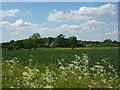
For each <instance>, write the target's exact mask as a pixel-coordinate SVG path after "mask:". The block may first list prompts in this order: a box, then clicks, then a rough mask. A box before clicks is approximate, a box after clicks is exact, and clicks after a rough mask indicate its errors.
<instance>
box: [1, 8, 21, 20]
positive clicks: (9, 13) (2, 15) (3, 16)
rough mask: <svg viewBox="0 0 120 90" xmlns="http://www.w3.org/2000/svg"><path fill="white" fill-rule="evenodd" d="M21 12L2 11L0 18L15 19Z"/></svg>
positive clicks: (14, 10) (15, 10)
mask: <svg viewBox="0 0 120 90" xmlns="http://www.w3.org/2000/svg"><path fill="white" fill-rule="evenodd" d="M19 12H20V10H19V9H13V10H6V11H0V18H5V17H14V16H16V15H17V14H18V13H19Z"/></svg>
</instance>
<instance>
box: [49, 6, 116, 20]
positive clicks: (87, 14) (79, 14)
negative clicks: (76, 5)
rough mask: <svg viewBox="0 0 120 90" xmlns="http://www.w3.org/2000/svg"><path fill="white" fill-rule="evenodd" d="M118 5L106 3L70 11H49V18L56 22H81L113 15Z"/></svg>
mask: <svg viewBox="0 0 120 90" xmlns="http://www.w3.org/2000/svg"><path fill="white" fill-rule="evenodd" d="M115 9H116V6H115V5H113V4H106V5H102V6H100V7H80V9H79V10H76V11H75V10H70V11H69V12H64V11H57V10H53V12H51V13H49V16H48V20H49V21H54V22H80V21H83V20H89V19H93V18H96V17H104V16H113V15H115V14H116V10H115Z"/></svg>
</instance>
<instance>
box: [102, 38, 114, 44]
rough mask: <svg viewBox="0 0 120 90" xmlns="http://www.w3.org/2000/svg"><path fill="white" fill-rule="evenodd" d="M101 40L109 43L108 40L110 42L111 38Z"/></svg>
mask: <svg viewBox="0 0 120 90" xmlns="http://www.w3.org/2000/svg"><path fill="white" fill-rule="evenodd" d="M103 42H107V43H109V42H112V40H111V39H106V40H104V41H103Z"/></svg>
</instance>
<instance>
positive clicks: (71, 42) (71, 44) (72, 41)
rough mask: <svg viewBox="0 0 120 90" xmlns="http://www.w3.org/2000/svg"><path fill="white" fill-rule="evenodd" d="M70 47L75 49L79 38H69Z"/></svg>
mask: <svg viewBox="0 0 120 90" xmlns="http://www.w3.org/2000/svg"><path fill="white" fill-rule="evenodd" d="M68 43H69V46H70V47H71V48H72V49H73V48H75V47H76V46H77V38H76V37H75V36H71V37H69V38H68Z"/></svg>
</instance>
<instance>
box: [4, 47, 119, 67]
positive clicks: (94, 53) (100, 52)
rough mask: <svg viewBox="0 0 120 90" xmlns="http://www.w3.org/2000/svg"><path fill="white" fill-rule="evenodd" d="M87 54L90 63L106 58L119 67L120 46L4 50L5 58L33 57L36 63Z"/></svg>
mask: <svg viewBox="0 0 120 90" xmlns="http://www.w3.org/2000/svg"><path fill="white" fill-rule="evenodd" d="M82 54H87V55H88V57H89V59H90V65H93V64H94V63H95V62H97V61H99V62H100V61H101V59H106V60H108V62H110V63H111V64H113V65H114V66H115V67H116V68H117V66H118V65H117V64H118V48H76V49H70V48H54V49H44V48H42V49H37V50H6V49H3V50H2V55H3V58H4V59H5V60H11V59H12V58H14V57H17V58H18V60H19V61H20V62H23V63H25V62H26V60H28V59H30V58H31V55H32V56H33V57H32V58H33V59H34V62H36V63H43V64H47V63H57V61H58V60H60V59H64V61H65V62H66V63H69V62H70V61H71V60H74V58H75V57H74V56H75V55H78V56H82Z"/></svg>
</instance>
